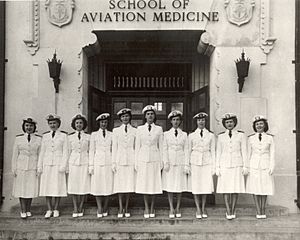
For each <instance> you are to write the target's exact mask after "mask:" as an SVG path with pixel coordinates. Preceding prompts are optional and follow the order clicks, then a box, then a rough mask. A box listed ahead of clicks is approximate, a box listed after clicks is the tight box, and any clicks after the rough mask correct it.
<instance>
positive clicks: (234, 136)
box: [216, 113, 247, 220]
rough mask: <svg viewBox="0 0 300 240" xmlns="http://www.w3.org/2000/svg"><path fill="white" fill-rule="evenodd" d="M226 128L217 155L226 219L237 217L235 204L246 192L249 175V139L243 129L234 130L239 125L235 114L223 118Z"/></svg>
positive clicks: (221, 135)
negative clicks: (246, 176)
mask: <svg viewBox="0 0 300 240" xmlns="http://www.w3.org/2000/svg"><path fill="white" fill-rule="evenodd" d="M222 124H223V126H224V127H225V128H226V131H225V132H222V133H220V134H219V136H218V143H217V155H216V174H217V175H218V185H217V193H222V194H223V196H224V201H225V206H226V219H228V220H231V219H234V218H236V214H235V206H236V203H237V200H238V194H239V193H245V179H244V175H247V168H246V160H247V140H246V137H245V134H244V133H243V132H242V131H237V130H234V128H235V127H236V125H237V117H236V115H235V114H232V113H226V114H225V115H224V116H223V118H222Z"/></svg>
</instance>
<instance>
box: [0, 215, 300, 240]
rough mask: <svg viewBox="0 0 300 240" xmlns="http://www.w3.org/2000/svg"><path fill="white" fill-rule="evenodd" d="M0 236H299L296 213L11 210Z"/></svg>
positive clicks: (262, 239)
mask: <svg viewBox="0 0 300 240" xmlns="http://www.w3.org/2000/svg"><path fill="white" fill-rule="evenodd" d="M0 239H10V240H11V239H14V240H17V239H23V240H24V239H27V240H30V239H48V240H49V239H90V240H92V239H102V240H105V239H115V240H118V239H142V240H143V239H168V240H173V239H174V240H178V239H183V240H185V239H189V240H194V239H203V240H204V239H214V240H219V239H220V240H221V239H222V240H227V239H230V240H231V239H234V240H239V239H243V240H246V239H258V240H266V239H278V240H279V239H280V240H285V239H289V240H296V239H297V240H298V239H300V215H297V214H294V215H289V216H280V217H278V216H272V217H269V218H268V219H264V220H257V219H255V217H253V216H251V217H250V216H239V217H238V218H237V219H235V220H231V221H228V220H226V219H225V218H224V217H222V218H220V217H218V216H211V217H209V218H208V219H205V220H203V219H201V220H198V219H195V218H194V217H183V218H182V219H179V220H177V219H176V220H173V219H171V220H170V219H168V218H167V217H166V216H157V217H156V218H154V219H144V218H141V217H139V216H132V217H131V218H129V219H117V218H116V217H112V216H111V217H108V218H103V219H100V220H99V219H96V218H91V217H90V216H84V217H83V218H81V219H72V218H70V217H67V216H62V217H60V218H56V219H54V218H51V219H48V220H46V219H44V218H43V217H41V216H39V217H32V218H29V219H26V220H21V219H19V218H18V217H17V216H16V215H14V214H9V213H1V214H0Z"/></svg>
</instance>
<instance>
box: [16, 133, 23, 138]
mask: <svg viewBox="0 0 300 240" xmlns="http://www.w3.org/2000/svg"><path fill="white" fill-rule="evenodd" d="M21 136H24V133H21V134H18V135H16V137H21Z"/></svg>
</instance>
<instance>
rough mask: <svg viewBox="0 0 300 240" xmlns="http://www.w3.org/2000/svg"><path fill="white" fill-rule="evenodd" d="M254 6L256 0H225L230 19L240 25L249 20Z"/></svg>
mask: <svg viewBox="0 0 300 240" xmlns="http://www.w3.org/2000/svg"><path fill="white" fill-rule="evenodd" d="M254 6H255V0H225V8H226V13H227V19H228V21H229V22H230V23H232V24H236V25H238V26H241V25H242V24H245V23H247V22H249V21H250V20H251V18H252V13H253V9H254Z"/></svg>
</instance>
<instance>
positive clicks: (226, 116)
mask: <svg viewBox="0 0 300 240" xmlns="http://www.w3.org/2000/svg"><path fill="white" fill-rule="evenodd" d="M232 118H236V114H234V113H225V114H224V115H223V116H222V119H225V120H228V119H232Z"/></svg>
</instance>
